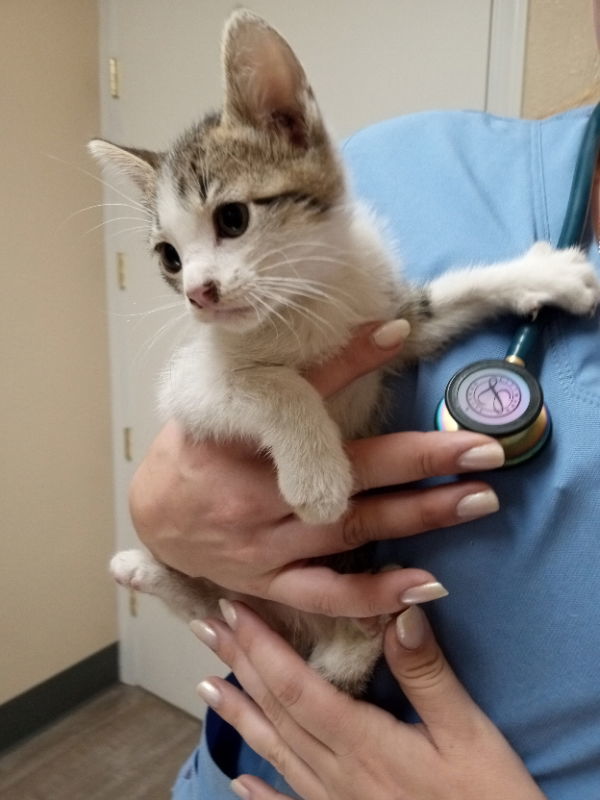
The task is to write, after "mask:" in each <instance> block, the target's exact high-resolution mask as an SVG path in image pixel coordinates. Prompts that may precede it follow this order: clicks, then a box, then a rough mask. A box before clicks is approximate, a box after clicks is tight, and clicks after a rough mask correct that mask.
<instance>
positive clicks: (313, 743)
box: [190, 601, 335, 800]
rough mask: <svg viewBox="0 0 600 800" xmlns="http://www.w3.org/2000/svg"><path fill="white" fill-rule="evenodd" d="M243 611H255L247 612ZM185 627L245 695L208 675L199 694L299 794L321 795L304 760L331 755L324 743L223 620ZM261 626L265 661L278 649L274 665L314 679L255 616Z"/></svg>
mask: <svg viewBox="0 0 600 800" xmlns="http://www.w3.org/2000/svg"><path fill="white" fill-rule="evenodd" d="M223 602H224V601H222V603H223ZM238 608H239V609H240V613H241V611H243V610H245V607H242V606H240V605H239V604H236V605H235V609H236V610H237V609H238ZM228 609H231V613H233V614H234V615H236V611H234V610H233V606H231V604H224V608H223V610H224V613H225V614H226V616H227V617H229V618H231V617H230V615H229V613H228ZM248 616H250V617H254V616H255V615H252V614H251V612H249V611H248ZM256 619H257V620H258V618H256ZM190 628H191V629H192V631H193V632H194V633H195V634H196V636H197V637H198V638H199V639H200V640H201V641H202V642H204V643H205V644H207V645H208V646H209V647H210V648H211V649H212V650H213V651H214V652H215V653H216V654H217V656H218V657H219V658H220V659H221V660H222V661H223V662H224V663H226V664H227V665H228V666H229V667H230V668H231V669H232V670H233V672H234V673H235V675H236V678H237V679H238V680H239V682H240V683H241V684H242V686H243V687H244V690H245V692H247V695H249V697H248V696H247V695H245V694H243V693H242V692H240V691H238V689H236V688H235V687H234V686H232V685H231V684H230V683H228V682H227V681H224V680H222V679H221V678H214V677H212V678H209V679H208V680H204V681H202V682H201V683H200V684H199V686H198V693H199V694H200V696H201V697H202V698H203V699H204V700H205V702H207V703H208V705H210V706H211V708H213V709H214V710H215V711H216V712H217V713H218V714H219V716H221V717H222V718H223V719H225V720H226V721H227V722H229V724H230V725H232V726H233V727H235V728H236V730H237V731H238V732H239V733H240V734H241V736H242V737H243V739H244V740H245V741H246V742H247V743H248V744H249V745H250V747H252V749H253V750H255V751H256V752H257V753H259V755H261V756H262V757H263V758H265V759H267V761H269V762H270V763H271V764H273V765H274V766H275V768H276V769H277V770H278V771H279V772H280V773H281V774H282V775H283V776H284V777H285V778H286V780H287V781H288V783H290V785H292V786H294V788H295V789H296V790H297V791H298V792H299V793H300V794H301V795H302V796H303V797H307V798H315V800H319V799H320V798H321V797H322V798H323V800H325V798H326V795H325V794H322V789H321V788H320V783H319V782H318V781H317V779H316V777H315V774H314V772H313V769H312V768H311V766H309V765H313V766H315V765H322V764H323V763H324V761H325V760H326V759H328V758H329V757H330V756H331V751H330V750H329V748H328V747H326V746H325V745H323V744H322V743H321V742H320V741H318V740H317V739H316V738H315V737H313V736H312V735H311V733H310V732H308V731H306V730H305V729H304V728H303V727H302V726H301V725H299V724H298V723H297V722H296V721H295V720H294V719H293V718H292V717H291V716H290V715H289V714H288V712H287V709H286V706H285V705H284V704H282V703H281V702H280V701H279V698H276V697H275V696H274V695H273V694H272V692H271V691H270V689H269V688H268V687H267V686H266V684H265V682H264V680H263V678H262V676H261V675H260V674H259V672H258V671H257V670H256V669H255V667H254V665H253V664H252V662H251V660H250V659H249V658H248V656H247V654H246V653H245V651H244V649H243V648H241V647H240V645H239V643H238V642H237V640H236V634H235V633H234V632H233V631H232V629H231V628H230V627H228V625H226V624H225V623H223V622H221V621H220V620H215V619H207V620H202V621H199V620H194V621H193V622H192V623H191V624H190ZM264 631H266V632H267V633H268V635H267V636H265V637H264V638H263V641H262V643H261V645H260V649H262V650H263V656H265V657H266V658H267V660H269V659H276V660H277V659H278V658H280V657H281V655H282V654H283V658H284V660H283V661H281V662H280V667H279V668H281V669H282V670H284V671H287V669H290V668H291V669H298V668H300V669H301V670H302V671H303V672H307V673H308V674H309V675H310V676H311V677H314V678H315V679H317V676H316V675H315V674H314V673H313V672H312V670H311V669H310V668H309V667H307V666H306V665H305V663H304V662H303V661H302V659H301V658H300V657H299V656H298V655H297V654H296V653H295V652H294V651H293V650H292V649H291V648H290V647H289V646H288V645H287V644H285V642H283V640H281V639H280V637H279V636H277V635H276V634H275V633H273V632H272V631H271V630H270V629H269V628H268V627H267V626H266V625H265V624H264V623H262V621H260V620H258V625H257V628H256V632H258V633H259V634H262V633H263V632H264ZM286 658H287V661H286V660H285V659H286ZM317 680H318V679H317ZM292 691H293V690H292ZM333 691H335V690H333ZM290 702H292V701H291V700H290ZM292 705H293V702H292Z"/></svg>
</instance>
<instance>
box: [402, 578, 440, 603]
mask: <svg viewBox="0 0 600 800" xmlns="http://www.w3.org/2000/svg"><path fill="white" fill-rule="evenodd" d="M447 595H448V590H447V589H446V587H445V586H442V584H441V583H439V582H438V581H430V582H429V583H422V584H421V585H420V586H411V588H410V589H406V591H405V592H404V594H402V595H400V600H401V602H402V603H406V604H407V605H415V604H417V603H429V602H431V601H432V600H439V599H440V597H446V596H447Z"/></svg>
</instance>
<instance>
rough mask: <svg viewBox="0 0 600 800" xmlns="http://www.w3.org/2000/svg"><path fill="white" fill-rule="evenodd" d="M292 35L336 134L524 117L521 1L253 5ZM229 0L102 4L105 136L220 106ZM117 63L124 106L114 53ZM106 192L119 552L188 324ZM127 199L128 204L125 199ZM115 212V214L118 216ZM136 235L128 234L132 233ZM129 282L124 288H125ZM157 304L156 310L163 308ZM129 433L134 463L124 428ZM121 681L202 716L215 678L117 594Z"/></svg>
mask: <svg viewBox="0 0 600 800" xmlns="http://www.w3.org/2000/svg"><path fill="white" fill-rule="evenodd" d="M250 5H251V6H252V8H253V9H254V10H255V11H257V12H258V13H260V14H262V15H264V16H265V17H266V18H267V19H268V20H270V21H271V22H272V23H273V24H274V25H276V26H277V27H278V28H279V29H280V30H281V31H282V32H283V33H284V34H285V35H286V36H287V38H288V39H289V40H290V42H291V43H292V45H293V47H294V48H295V49H296V51H297V52H298V54H299V56H300V58H301V60H302V61H303V62H304V64H305V66H306V68H307V72H308V74H309V76H310V78H311V81H312V83H313V86H314V88H315V90H316V93H317V96H318V98H319V102H320V105H321V107H322V109H323V110H324V112H325V114H326V116H327V117H328V119H329V121H330V123H331V124H332V126H333V129H334V130H335V131H336V132H337V133H338V135H339V136H340V137H342V136H345V135H348V134H349V133H351V132H352V131H353V130H355V129H357V128H359V127H361V126H364V125H366V124H368V123H370V122H375V121H377V120H380V119H383V118H385V117H392V116H395V115H397V114H400V113H405V112H408V111H414V110H420V109H426V108H461V107H463V108H473V109H488V110H492V111H495V112H499V113H516V114H518V112H519V102H520V91H521V72H522V58H523V43H524V33H525V19H526V5H527V4H526V0H495V2H494V0H418V1H416V0H378V2H366V1H365V0H304V1H303V2H297V3H289V4H288V3H282V2H280V0H254V2H252V3H251V4H250ZM231 7H232V3H231V2H230V0H177V2H176V3H175V2H167V0H100V12H101V65H100V67H101V75H102V106H103V130H102V135H103V136H104V137H106V138H108V139H112V140H113V141H116V142H119V143H122V144H129V145H135V146H139V147H146V148H161V147H164V146H165V145H166V144H167V143H168V142H169V141H170V140H171V139H172V138H173V136H174V135H177V134H178V133H179V132H180V131H181V130H182V128H183V127H184V126H185V125H186V124H188V123H190V122H192V121H193V120H194V119H196V118H197V117H199V116H200V115H201V114H202V113H203V112H204V111H206V110H209V109H211V108H216V107H218V106H219V104H220V86H221V76H220V72H219V39H220V30H221V27H222V24H223V20H224V19H225V17H226V16H227V14H228V13H229V11H230V9H231ZM110 58H115V59H117V61H118V72H119V98H118V99H116V98H113V97H111V94H110V84H109V80H108V74H109V64H108V62H109V59H110ZM115 187H116V188H115V189H107V193H106V201H107V203H115V204H117V205H112V206H108V207H107V209H106V212H107V213H106V219H107V220H108V219H110V220H111V222H110V223H109V224H107V225H106V234H105V242H106V263H107V275H108V297H109V312H110V331H111V357H112V363H113V415H114V452H115V475H116V496H117V501H116V504H117V508H116V519H117V547H118V548H124V547H131V546H133V545H134V544H135V535H134V532H133V530H132V528H131V524H130V522H129V520H128V514H127V507H126V495H127V484H128V482H129V480H130V478H131V475H132V472H133V468H134V465H135V463H136V462H137V461H139V459H140V458H141V457H142V456H143V454H144V452H145V450H146V449H147V447H148V444H149V443H150V441H151V439H152V436H153V434H154V433H155V432H156V430H157V428H158V422H157V420H156V417H155V414H154V401H153V398H154V381H155V376H156V374H157V372H158V369H159V367H160V365H161V364H162V363H163V362H164V360H165V358H166V354H167V352H168V351H169V349H170V347H172V345H173V342H174V341H176V339H177V337H178V335H179V332H180V329H179V327H178V324H177V320H176V319H175V318H176V317H177V316H178V314H179V313H180V311H181V308H178V309H176V308H175V307H174V306H173V304H174V303H175V304H176V301H177V297H176V296H175V295H173V294H170V293H169V290H168V288H167V287H166V286H165V284H163V282H162V281H161V280H160V278H159V277H158V269H157V267H156V265H155V264H154V263H153V262H152V261H151V259H150V258H149V256H148V255H147V253H146V248H145V244H144V239H143V234H142V233H141V231H140V230H139V229H140V228H143V225H144V219H143V213H142V212H141V211H140V210H139V209H138V208H137V207H136V206H135V203H130V202H129V200H128V199H126V197H124V196H123V194H120V193H119V192H123V193H124V194H125V195H127V196H128V197H133V198H134V199H135V193H134V192H133V190H132V189H131V187H129V186H125V185H123V184H119V185H118V186H117V185H116V184H115ZM121 204H124V205H121ZM116 218H121V219H116ZM130 229H131V230H130ZM123 279H124V282H125V288H120V282H122V281H123ZM156 309H162V310H156ZM125 429H130V431H131V437H130V439H131V441H130V444H131V460H128V459H127V455H126V453H124V430H125ZM119 603H120V606H119V608H120V624H121V637H122V639H121V641H122V677H123V679H124V680H125V681H126V682H130V683H134V684H139V685H140V686H143V687H144V688H146V689H148V690H150V691H152V692H154V693H155V694H157V695H159V696H161V697H163V698H165V699H166V700H168V701H169V702H171V703H173V704H175V705H177V706H179V707H181V708H183V709H185V710H187V711H189V712H190V713H192V714H195V715H198V716H200V715H201V713H202V709H201V706H200V703H199V701H198V700H197V699H196V696H195V692H194V686H195V685H196V683H197V682H198V681H199V680H200V679H201V677H202V676H204V675H206V674H208V673H211V672H216V671H220V666H219V664H218V662H216V660H215V659H214V658H213V657H212V656H211V655H210V654H209V653H208V652H207V651H206V649H204V648H202V647H201V646H200V645H199V644H198V643H197V642H196V640H195V639H194V637H193V636H192V635H191V634H190V632H189V631H188V630H187V628H186V626H185V625H183V624H181V623H180V622H179V621H177V620H175V619H174V618H173V617H171V616H170V615H169V614H168V613H167V612H166V611H165V610H164V609H163V608H162V606H161V605H160V604H159V603H157V602H155V601H154V600H153V599H152V598H149V597H146V596H141V597H139V598H137V602H136V603H135V605H137V611H136V615H133V614H132V611H135V609H132V607H131V602H130V598H128V597H127V596H126V593H125V592H123V591H121V592H120V593H119Z"/></svg>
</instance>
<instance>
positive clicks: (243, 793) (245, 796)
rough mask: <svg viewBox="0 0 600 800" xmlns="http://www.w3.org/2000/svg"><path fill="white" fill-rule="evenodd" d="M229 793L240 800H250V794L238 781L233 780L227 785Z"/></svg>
mask: <svg viewBox="0 0 600 800" xmlns="http://www.w3.org/2000/svg"><path fill="white" fill-rule="evenodd" d="M229 786H230V788H231V791H232V792H233V793H234V794H237V796H238V797H241V798H242V800H251V797H250V792H249V791H248V789H246V787H245V786H244V785H243V784H241V783H240V779H239V778H236V779H235V780H233V781H231V783H230V784H229Z"/></svg>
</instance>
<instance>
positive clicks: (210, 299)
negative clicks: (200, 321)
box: [187, 281, 219, 308]
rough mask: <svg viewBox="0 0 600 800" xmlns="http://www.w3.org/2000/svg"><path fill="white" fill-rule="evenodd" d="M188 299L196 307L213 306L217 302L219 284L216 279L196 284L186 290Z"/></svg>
mask: <svg viewBox="0 0 600 800" xmlns="http://www.w3.org/2000/svg"><path fill="white" fill-rule="evenodd" d="M187 296H188V300H189V301H190V303H192V304H193V305H195V306H197V307H198V308H205V307H206V306H214V305H216V304H217V303H218V302H219V284H218V283H217V282H216V281H206V283H203V284H202V285H201V286H196V287H195V288H193V289H190V290H189V291H188V292H187Z"/></svg>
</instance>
